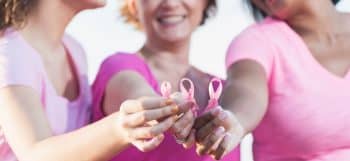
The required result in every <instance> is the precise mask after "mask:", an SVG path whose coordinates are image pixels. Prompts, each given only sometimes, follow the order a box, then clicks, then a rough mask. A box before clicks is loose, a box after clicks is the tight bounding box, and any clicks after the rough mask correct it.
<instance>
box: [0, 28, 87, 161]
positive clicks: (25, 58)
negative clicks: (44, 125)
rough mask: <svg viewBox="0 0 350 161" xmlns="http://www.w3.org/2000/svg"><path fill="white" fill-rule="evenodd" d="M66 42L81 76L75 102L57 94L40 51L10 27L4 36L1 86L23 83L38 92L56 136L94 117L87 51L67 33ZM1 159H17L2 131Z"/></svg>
mask: <svg viewBox="0 0 350 161" xmlns="http://www.w3.org/2000/svg"><path fill="white" fill-rule="evenodd" d="M63 43H64V45H65V47H66V48H67V50H68V51H69V52H68V53H69V56H70V57H71V58H72V62H73V66H74V67H75V69H74V70H75V71H76V73H77V75H78V79H79V86H80V95H79V96H78V98H77V99H76V100H74V101H73V102H69V101H68V100H67V99H66V98H64V97H62V96H59V95H57V94H56V91H55V89H54V87H53V85H52V84H51V82H50V81H49V79H48V76H47V74H46V71H45V67H44V65H43V62H42V59H41V57H40V55H39V53H38V52H37V51H36V50H35V49H33V48H32V47H31V46H30V45H29V44H28V43H27V42H26V41H25V40H24V39H23V38H22V37H21V35H20V34H19V33H18V32H16V31H14V30H12V29H8V30H7V31H6V32H5V35H4V36H3V37H1V38H0V88H3V87H7V86H10V85H21V86H26V87H30V88H32V89H34V90H35V91H37V92H38V94H39V96H40V98H41V103H42V105H43V107H44V110H45V112H46V115H47V118H48V121H49V124H50V126H51V129H52V131H53V133H54V134H55V135H58V134H63V133H67V132H69V131H72V130H75V129H78V128H80V127H82V126H84V125H86V124H88V123H89V121H90V116H91V111H90V110H91V109H90V106H91V90H90V87H89V83H88V79H87V64H86V61H85V60H86V59H85V55H84V54H85V53H84V51H83V49H82V48H81V47H80V46H79V44H78V43H77V42H75V40H73V39H72V38H71V37H69V36H67V35H65V36H64V38H63ZM2 108H11V107H2ZM0 131H1V128H0ZM0 133H1V132H0ZM0 160H1V161H15V160H17V159H16V157H15V155H14V154H13V152H12V151H11V148H10V146H9V145H8V144H7V142H6V139H5V136H4V135H2V134H0Z"/></svg>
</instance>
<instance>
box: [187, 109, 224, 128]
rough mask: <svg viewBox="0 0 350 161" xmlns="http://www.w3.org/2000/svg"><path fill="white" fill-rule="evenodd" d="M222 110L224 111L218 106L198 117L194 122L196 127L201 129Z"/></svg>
mask: <svg viewBox="0 0 350 161" xmlns="http://www.w3.org/2000/svg"><path fill="white" fill-rule="evenodd" d="M220 111H222V109H221V107H219V106H218V107H215V108H213V109H211V110H210V111H208V112H206V113H204V114H203V115H201V116H199V117H197V118H196V121H195V123H194V128H195V129H199V128H201V127H203V126H204V125H205V124H207V123H208V122H210V121H212V120H213V119H214V118H215V117H216V116H217V115H218V114H219V113H220Z"/></svg>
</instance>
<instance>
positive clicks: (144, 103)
mask: <svg viewBox="0 0 350 161" xmlns="http://www.w3.org/2000/svg"><path fill="white" fill-rule="evenodd" d="M172 104H174V101H173V100H172V99H166V98H163V97H152V98H143V99H140V100H127V101H124V102H123V103H122V104H121V106H120V110H121V111H122V112H124V113H126V114H130V113H135V112H140V111H145V110H150V109H157V108H162V107H164V106H169V105H172Z"/></svg>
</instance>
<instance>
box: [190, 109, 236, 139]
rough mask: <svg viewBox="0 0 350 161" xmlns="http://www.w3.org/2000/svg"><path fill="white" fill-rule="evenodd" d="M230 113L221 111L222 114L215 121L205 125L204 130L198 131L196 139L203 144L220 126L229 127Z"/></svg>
mask: <svg viewBox="0 0 350 161" xmlns="http://www.w3.org/2000/svg"><path fill="white" fill-rule="evenodd" d="M228 117H229V113H228V112H226V111H220V114H219V115H218V117H216V118H215V119H214V120H212V121H210V122H209V123H207V124H206V125H204V126H203V127H202V128H200V129H198V130H197V131H198V132H197V134H196V139H197V141H199V142H203V141H204V139H205V138H206V137H207V136H208V135H209V134H210V133H212V132H213V131H214V130H215V129H217V128H218V127H219V126H223V127H225V126H226V127H227V124H228V123H227V122H229V120H228Z"/></svg>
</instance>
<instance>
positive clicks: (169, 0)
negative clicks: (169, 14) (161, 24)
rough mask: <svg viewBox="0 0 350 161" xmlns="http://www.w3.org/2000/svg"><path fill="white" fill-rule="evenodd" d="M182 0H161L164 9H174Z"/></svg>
mask: <svg viewBox="0 0 350 161" xmlns="http://www.w3.org/2000/svg"><path fill="white" fill-rule="evenodd" d="M181 1H182V0H163V1H162V4H161V5H162V7H163V8H164V9H174V8H177V7H179V6H180V4H181Z"/></svg>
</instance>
